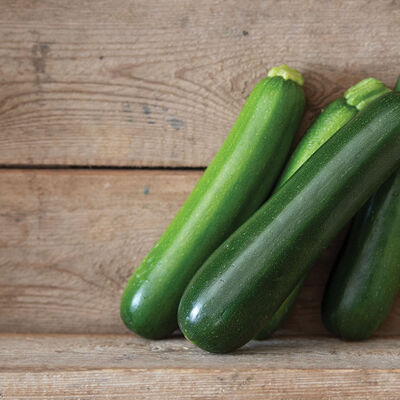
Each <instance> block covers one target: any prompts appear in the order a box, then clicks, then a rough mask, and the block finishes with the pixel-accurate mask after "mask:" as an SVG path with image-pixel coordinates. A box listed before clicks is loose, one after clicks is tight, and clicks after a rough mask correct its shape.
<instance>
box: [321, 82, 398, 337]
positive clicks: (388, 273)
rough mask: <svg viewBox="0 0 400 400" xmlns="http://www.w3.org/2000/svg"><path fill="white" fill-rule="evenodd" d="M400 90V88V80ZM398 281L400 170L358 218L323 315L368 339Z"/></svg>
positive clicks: (338, 328)
mask: <svg viewBox="0 0 400 400" xmlns="http://www.w3.org/2000/svg"><path fill="white" fill-rule="evenodd" d="M396 90H400V80H399V81H398V83H397V86H396ZM399 286H400V171H397V172H396V173H395V174H394V175H393V176H392V177H391V178H390V179H389V180H388V181H387V182H385V183H384V184H383V185H382V187H381V188H380V189H379V190H378V191H377V193H376V194H375V195H374V196H372V198H371V199H370V200H369V202H368V203H367V204H366V205H365V206H364V207H363V208H362V210H361V211H360V212H359V213H358V214H357V216H356V217H355V219H354V222H353V225H352V227H351V231H350V234H349V236H348V239H347V240H346V244H345V248H344V251H343V253H342V255H341V257H340V259H339V261H338V263H337V265H336V268H335V269H334V270H333V271H332V272H331V275H330V277H329V281H328V284H327V287H326V289H325V293H324V298H323V302H322V320H323V322H324V324H325V326H326V327H327V328H328V330H329V331H330V332H332V333H333V334H335V335H337V336H339V337H341V338H342V339H345V340H363V339H367V338H369V337H370V336H371V335H372V334H373V333H374V332H375V331H376V329H378V327H379V326H380V325H381V323H382V322H383V321H384V320H385V318H386V316H387V314H388V313H389V310H390V308H391V307H392V304H393V301H394V300H395V298H396V296H397V293H398V291H399Z"/></svg>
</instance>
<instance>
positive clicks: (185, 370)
mask: <svg viewBox="0 0 400 400" xmlns="http://www.w3.org/2000/svg"><path fill="white" fill-rule="evenodd" d="M0 358H1V359H2V360H4V361H3V362H2V366H1V367H0V396H1V397H2V398H4V399H8V400H10V399H21V398H24V399H36V398H40V399H57V398H62V399H76V398H85V399H86V398H96V399H123V398H124V399H125V398H131V399H154V398H157V399H176V398H182V399H186V398H188V399H189V398H190V399H191V398H198V399H211V398H227V399H249V398H251V399H282V398H285V399H287V400H290V399H305V398H307V399H310V400H313V399H318V400H323V399H350V398H352V399H385V400H389V399H397V398H398V397H397V396H398V393H399V391H400V369H399V367H400V352H399V340H398V339H379V340H371V341H369V346H363V345H360V344H356V343H352V344H349V343H343V342H339V341H337V340H335V339H319V340H318V339H312V338H309V339H307V338H303V339H279V340H273V341H269V342H268V343H264V344H262V345H260V344H256V343H254V344H252V345H248V346H246V348H244V349H243V350H241V351H239V352H236V353H234V354H230V355H211V354H207V353H205V352H203V351H201V350H199V349H196V348H194V347H193V346H192V345H191V344H189V343H187V342H186V341H184V340H183V339H172V340H163V341H157V342H152V341H146V340H143V339H139V338H135V337H134V336H133V335H52V336H50V335H0Z"/></svg>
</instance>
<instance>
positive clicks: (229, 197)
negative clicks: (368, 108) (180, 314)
mask: <svg viewBox="0 0 400 400" xmlns="http://www.w3.org/2000/svg"><path fill="white" fill-rule="evenodd" d="M304 107H305V95H304V91H303V89H302V88H301V87H300V86H299V85H298V84H297V83H295V82H294V81H292V80H290V79H288V80H286V79H284V78H282V77H280V76H275V77H267V78H265V79H263V80H261V81H260V82H259V83H258V84H257V85H256V86H255V88H254V89H253V90H252V92H251V93H250V95H249V97H248V99H247V101H246V103H245V105H244V106H243V108H242V111H241V112H240V115H239V117H238V119H237V121H236V123H235V125H234V126H233V128H232V130H231V132H230V134H229V135H228V136H227V138H226V140H225V142H224V143H223V145H222V146H221V148H220V150H219V151H218V153H217V154H216V156H215V158H214V159H213V161H212V162H211V164H210V165H209V167H208V168H207V170H206V171H205V173H204V174H203V176H202V177H201V178H200V180H199V182H198V183H197V185H196V187H195V188H194V190H193V191H192V193H191V194H190V196H189V197H188V199H187V200H186V202H185V204H184V205H183V206H182V208H181V209H180V211H179V212H178V214H177V215H176V217H175V218H174V220H173V221H172V222H171V224H170V225H169V227H168V228H167V230H166V231H165V232H164V234H163V235H162V236H161V238H160V239H159V241H158V242H157V243H156V245H155V246H154V247H153V249H152V250H151V251H150V253H149V254H148V255H147V256H146V257H145V259H144V260H143V261H142V263H141V265H140V266H139V267H138V268H137V270H136V271H135V273H134V274H133V275H132V277H131V279H130V280H129V282H128V284H127V286H126V288H125V291H124V293H123V295H122V299H121V307H120V314H121V318H122V320H123V322H124V323H125V325H126V326H127V327H128V328H129V329H130V330H132V331H134V332H136V333H137V334H139V335H141V336H143V337H146V338H151V339H160V338H163V337H166V336H168V335H169V334H170V333H172V332H173V331H174V330H175V329H176V328H177V327H178V324H177V310H178V305H179V301H180V298H181V296H182V293H183V292H184V290H185V287H186V286H187V284H188V283H189V281H190V279H191V278H192V277H193V275H194V273H195V272H196V270H197V269H198V268H199V267H200V266H201V265H202V264H203V262H204V261H205V260H206V259H207V257H208V256H209V255H210V254H211V253H212V252H213V251H214V250H215V249H216V248H217V247H218V246H219V245H220V243H222V242H223V240H224V239H225V238H226V237H228V236H229V234H230V233H231V232H233V231H234V230H235V229H236V228H237V227H238V226H239V225H240V224H241V223H242V222H243V221H244V220H245V219H247V218H248V217H249V216H250V215H251V214H252V213H253V212H254V211H255V210H257V208H258V207H259V206H260V205H261V204H262V203H263V202H264V201H265V198H266V197H267V195H268V193H269V192H270V190H271V188H272V186H273V184H274V183H275V180H276V178H277V176H278V174H279V172H280V170H281V168H282V167H283V164H284V161H285V159H286V157H287V154H288V152H289V149H290V145H291V143H292V140H293V137H294V135H295V133H296V130H297V128H298V125H299V123H300V120H301V117H302V114H303V111H304Z"/></svg>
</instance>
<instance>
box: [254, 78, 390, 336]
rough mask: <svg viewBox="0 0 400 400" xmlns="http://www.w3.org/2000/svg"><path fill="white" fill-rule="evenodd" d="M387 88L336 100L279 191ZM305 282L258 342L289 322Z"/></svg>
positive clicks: (360, 89) (372, 84)
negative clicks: (325, 144)
mask: <svg viewBox="0 0 400 400" xmlns="http://www.w3.org/2000/svg"><path fill="white" fill-rule="evenodd" d="M388 91H389V89H388V88H387V87H386V86H385V84H384V83H383V82H381V81H379V80H377V79H374V78H367V79H363V80H362V81H360V82H358V83H357V84H356V85H354V86H352V87H351V88H349V89H348V90H347V91H346V92H345V94H344V97H343V98H340V99H337V100H334V101H333V102H332V103H330V104H329V105H328V106H327V107H326V108H325V110H323V111H322V113H321V114H320V115H319V116H318V117H317V119H316V120H315V121H314V123H313V124H312V125H311V126H310V128H309V129H308V130H307V132H306V134H305V135H304V137H303V138H302V140H301V141H300V142H299V144H298V145H297V147H296V149H295V151H294V152H293V154H292V156H291V157H290V159H289V161H288V163H287V164H286V167H285V169H284V171H283V173H282V175H281V177H280V179H279V181H278V184H277V186H276V187H275V191H276V190H278V189H279V188H280V187H282V186H283V184H284V183H285V182H286V181H287V180H288V179H289V178H290V177H291V176H292V175H293V174H294V173H295V172H296V171H297V170H298V169H299V168H300V167H301V166H302V165H303V164H304V163H305V161H306V160H307V159H309V158H310V157H311V155H312V154H313V153H315V152H316V151H317V150H318V148H319V147H321V146H322V145H323V144H324V143H325V142H326V141H327V140H328V139H329V138H330V137H331V136H332V135H334V134H335V133H336V132H337V131H338V130H339V129H340V128H341V127H342V126H344V125H345V124H346V123H347V122H349V121H350V119H351V118H353V117H354V116H355V115H356V114H357V112H358V111H360V110H361V109H363V108H364V107H365V106H366V105H368V104H369V103H371V102H372V101H373V100H375V99H376V98H377V97H378V96H381V95H382V94H384V93H387V92H388ZM303 284H304V280H301V281H300V282H299V283H298V284H297V286H296V287H295V289H294V290H293V292H292V293H291V294H290V295H289V296H288V298H287V299H286V300H285V301H284V302H283V303H282V305H281V306H280V307H279V309H278V311H277V312H276V313H275V314H274V316H273V317H272V318H271V319H270V320H268V321H267V323H266V325H265V326H264V328H263V329H262V330H261V332H259V333H258V335H257V336H256V338H255V339H257V340H264V339H266V338H268V337H269V336H271V334H272V333H274V332H275V331H276V330H277V329H278V328H279V327H280V326H281V325H282V324H283V322H284V321H285V320H286V318H287V317H288V315H289V314H290V312H291V310H292V309H293V307H294V305H295V303H296V300H297V297H298V296H299V294H300V291H301V288H302V287H303Z"/></svg>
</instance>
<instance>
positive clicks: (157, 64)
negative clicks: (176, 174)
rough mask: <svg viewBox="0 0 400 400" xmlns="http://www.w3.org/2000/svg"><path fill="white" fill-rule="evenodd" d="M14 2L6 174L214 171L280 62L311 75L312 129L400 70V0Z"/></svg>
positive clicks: (0, 52)
mask: <svg viewBox="0 0 400 400" xmlns="http://www.w3.org/2000/svg"><path fill="white" fill-rule="evenodd" d="M1 5H2V7H1V14H0V88H1V90H0V165H109V166H205V165H208V164H209V162H210V160H211V159H212V157H213V155H214V154H215V152H216V151H217V149H218V147H219V146H220V144H221V143H222V141H223V139H224V137H225V136H226V134H227V133H228V131H229V130H230V128H231V126H232V124H233V122H234V120H235V118H236V116H237V114H238V112H239V110H240V108H241V106H242V104H243V102H244V100H245V98H246V96H247V94H248V93H249V91H250V89H251V87H252V86H253V85H254V84H255V82H256V81H257V80H258V79H260V78H261V77H263V76H265V74H266V70H267V69H268V68H269V67H271V66H272V65H275V64H278V63H282V62H287V63H289V64H290V65H293V66H295V67H298V68H299V69H300V70H301V71H302V72H303V73H304V75H305V79H306V87H305V88H306V92H307V96H308V99H309V107H310V111H309V113H308V114H307V116H306V118H305V122H304V124H303V125H304V126H306V125H307V124H308V123H309V121H310V119H311V117H312V116H313V115H314V114H315V113H316V111H317V110H318V109H319V108H321V107H323V106H324V105H325V104H326V103H328V102H329V101H330V100H332V99H333V98H335V97H336V96H339V95H341V94H342V93H343V91H344V90H345V88H347V87H348V86H349V85H351V84H354V83H355V82H356V81H358V80H359V79H362V78H365V77H367V76H370V75H373V76H376V77H378V78H380V79H382V80H383V81H384V82H386V83H387V84H388V85H393V83H394V80H395V77H396V76H397V73H398V55H399V52H400V43H399V41H398V37H399V35H400V24H399V23H398V21H399V18H400V8H399V6H398V2H396V1H389V0H381V1H373V2H371V1H366V0H362V1H356V0H352V1H346V2H342V1H324V2H323V4H318V5H316V3H315V1H312V0H302V1H291V0H283V1H280V2H279V3H277V2H274V1H272V0H269V1H263V0H252V1H251V2H250V1H247V2H245V1H242V0H236V1H225V2H215V1H213V0H206V1H202V2H200V3H196V4H195V5H194V3H193V2H190V1H181V0H163V1H159V0H157V1H155V0H151V1H148V0H146V1H129V0H116V1H113V2H109V1H104V0H103V1H96V2H92V1H89V0H80V1H76V0H72V1H69V2H68V6H66V5H65V2H64V1H61V0H55V1H51V2H44V1H43V2H37V1H34V0H30V1H21V0H3V1H2V3H1ZM304 126H303V128H304Z"/></svg>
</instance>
